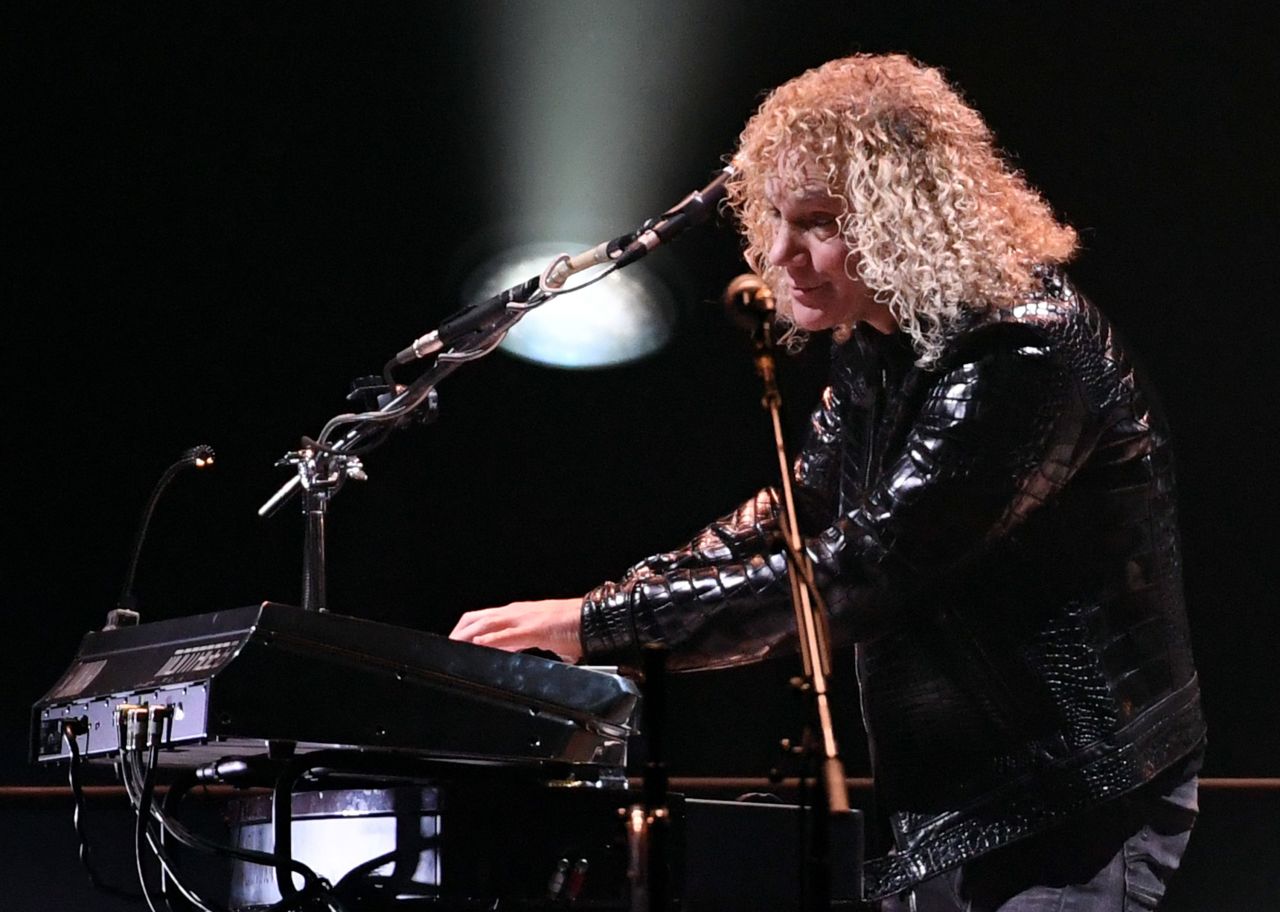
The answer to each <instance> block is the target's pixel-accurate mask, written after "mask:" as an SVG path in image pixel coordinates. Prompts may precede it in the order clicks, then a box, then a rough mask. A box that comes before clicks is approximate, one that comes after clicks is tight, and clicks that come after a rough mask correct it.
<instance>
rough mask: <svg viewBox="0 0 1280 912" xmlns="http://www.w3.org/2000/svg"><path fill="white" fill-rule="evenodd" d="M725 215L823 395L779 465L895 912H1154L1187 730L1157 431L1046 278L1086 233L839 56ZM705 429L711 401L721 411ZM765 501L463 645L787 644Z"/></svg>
mask: <svg viewBox="0 0 1280 912" xmlns="http://www.w3.org/2000/svg"><path fill="white" fill-rule="evenodd" d="M735 161H736V163H737V165H738V167H739V169H740V172H739V174H738V175H737V176H736V177H735V179H734V180H733V181H732V182H731V184H730V188H729V199H730V203H731V205H732V207H733V210H734V212H735V213H736V215H737V216H738V217H739V220H740V222H741V225H742V228H743V232H744V234H745V238H746V257H747V260H748V262H749V263H750V264H751V266H752V268H753V269H755V270H756V271H757V272H759V273H760V275H761V276H762V277H763V278H764V279H765V280H766V282H767V283H768V285H769V286H770V287H771V289H772V291H773V293H774V295H775V296H776V300H777V302H778V307H779V312H780V315H781V318H782V319H784V320H786V321H787V323H788V326H789V333H790V334H791V338H792V339H793V340H796V339H802V338H803V337H804V336H806V335H809V334H813V333H817V332H821V331H827V330H829V331H830V332H831V334H832V336H833V338H834V344H833V346H832V357H831V379H830V385H829V386H828V387H827V388H826V390H825V392H824V394H823V396H822V399H821V402H820V403H819V404H818V406H817V408H816V409H815V411H814V413H813V419H812V426H811V430H810V433H809V436H808V440H807V442H806V444H805V445H804V447H803V449H802V451H801V453H800V455H799V457H798V458H797V460H796V463H795V482H796V486H797V496H798V498H799V500H800V506H801V509H802V514H803V517H802V520H801V524H802V527H803V531H804V532H805V533H806V542H807V544H806V549H807V552H808V554H809V555H810V557H811V558H812V560H813V563H814V566H815V575H816V577H817V579H818V583H819V585H820V588H821V591H822V594H823V596H824V598H825V602H826V604H827V607H828V610H829V613H830V617H831V623H832V629H833V635H834V637H835V639H836V641H837V648H838V649H839V650H840V651H841V652H842V654H846V655H847V654H851V655H852V657H854V658H855V660H856V665H857V672H858V677H859V681H860V685H861V690H862V700H863V714H864V721H865V723H866V727H867V731H868V734H869V737H870V743H871V750H872V763H873V772H874V776H875V782H876V793H877V805H878V806H879V807H880V808H882V809H883V810H884V812H885V815H886V817H887V824H888V828H889V830H890V832H891V836H892V839H893V850H892V851H891V852H890V853H889V854H888V855H887V856H886V857H884V858H881V859H877V860H873V861H872V862H869V864H868V869H867V893H868V896H869V897H876V898H880V897H883V902H882V908H883V909H886V910H898V909H907V908H910V909H915V910H920V912H924V910H929V909H946V910H950V909H972V910H975V912H976V910H995V909H999V910H1002V912H1028V910H1040V909H1054V910H1057V909H1062V908H1070V909H1072V910H1076V912H1079V910H1104V909H1105V910H1117V912H1118V910H1121V909H1124V910H1130V909H1136V908H1154V907H1155V905H1156V904H1157V903H1158V901H1159V899H1160V897H1161V896H1162V894H1163V892H1164V885H1165V881H1166V879H1167V877H1168V876H1169V873H1170V872H1171V871H1172V870H1173V869H1175V868H1176V867H1177V866H1178V861H1179V858H1180V856H1181V854H1182V851H1183V849H1184V847H1185V845H1186V841H1187V838H1188V835H1189V832H1190V828H1191V824H1192V822H1193V820H1194V816H1195V811H1196V772H1197V771H1198V768H1199V760H1200V756H1201V753H1202V746H1203V742H1204V737H1205V727H1204V722H1203V720H1202V717H1201V714H1200V703H1199V693H1198V685H1197V679H1196V675H1195V670H1194V667H1193V665H1192V659H1191V651H1190V646H1189V640H1188V632H1187V623H1186V613H1185V608H1184V605H1183V594H1182V583H1181V576H1180V574H1181V564H1180V559H1179V550H1178V549H1179V542H1178V533H1177V528H1176V522H1175V506H1174V482H1173V474H1172V469H1171V464H1170V450H1169V441H1168V436H1167V433H1166V430H1165V425H1164V422H1163V420H1162V418H1161V416H1160V415H1159V413H1158V412H1157V410H1156V409H1155V405H1154V402H1153V400H1152V398H1151V392H1150V389H1149V387H1148V386H1147V383H1146V381H1145V380H1144V379H1143V377H1142V376H1141V375H1139V374H1138V373H1137V372H1136V371H1135V369H1134V366H1133V364H1132V362H1131V360H1130V357H1129V355H1128V354H1127V353H1126V350H1125V348H1124V346H1123V344H1122V343H1121V341H1120V340H1119V339H1118V338H1117V335H1116V333H1115V331H1114V330H1113V328H1112V326H1111V324H1110V323H1109V322H1108V321H1107V319H1106V318H1105V317H1104V316H1103V315H1102V314H1101V313H1100V312H1099V311H1098V310H1097V309H1095V307H1094V306H1093V305H1092V304H1091V303H1090V302H1089V301H1088V300H1087V299H1086V298H1085V297H1084V296H1083V295H1082V294H1081V293H1080V292H1079V291H1078V290H1077V289H1076V288H1075V287H1074V286H1073V285H1072V283H1071V281H1070V280H1069V279H1068V278H1067V276H1066V275H1065V273H1064V271H1063V268H1062V267H1063V264H1064V263H1066V262H1067V261H1069V260H1070V259H1071V257H1072V256H1073V254H1074V253H1075V251H1076V247H1077V240H1076V235H1075V232H1074V231H1073V230H1072V229H1071V228H1070V227H1068V226H1066V225H1064V224H1062V223H1061V222H1059V221H1058V220H1057V219H1056V218H1055V216H1054V215H1053V213H1052V212H1051V210H1050V208H1049V206H1048V205H1047V204H1046V203H1045V201H1044V200H1043V199H1042V198H1041V197H1040V196H1039V194H1038V193H1037V192H1036V191H1035V190H1034V189H1032V188H1031V187H1030V186H1029V185H1028V184H1027V182H1026V181H1025V180H1024V178H1023V177H1022V175H1020V174H1019V173H1017V172H1016V171H1015V170H1013V169H1012V168H1011V167H1010V166H1009V164H1008V162H1007V161H1005V160H1004V159H1003V158H1002V156H1001V155H1000V154H999V153H998V152H997V151H996V149H995V146H994V140H993V137H992V134H991V131H990V130H989V129H988V127H987V126H986V125H985V124H984V122H983V120H982V119H981V117H980V116H979V115H978V114H977V113H976V112H975V111H974V110H973V109H972V108H970V107H969V106H968V105H967V104H965V102H964V101H963V100H962V99H961V97H960V95H959V94H958V93H957V91H956V90H955V89H954V88H953V87H952V86H950V85H949V84H948V83H947V82H946V80H945V79H944V77H943V76H942V75H941V73H939V71H937V70H936V69H932V68H929V67H926V66H922V65H920V64H919V63H917V62H915V61H913V60H911V59H909V58H907V57H904V56H899V55H888V56H875V55H857V56H854V57H850V58H846V59H842V60H835V61H832V62H830V63H828V64H826V65H824V66H821V67H819V68H817V69H814V70H811V71H809V72H807V73H805V74H803V75H801V76H800V77H798V78H796V79H794V80H792V81H791V82H788V83H787V84H785V85H783V86H781V87H780V88H778V89H776V90H775V91H774V92H773V93H772V94H770V95H769V96H768V98H767V99H766V100H765V102H764V103H763V105H762V106H761V107H760V109H759V111H758V112H757V113H756V114H755V115H754V116H753V117H752V118H751V120H750V121H749V122H748V124H747V126H746V128H745V129H744V131H743V133H742V136H741V142H740V147H739V151H738V154H737V156H736V159H735ZM708 407H711V406H710V405H709V406H708ZM778 515H779V504H778V497H777V495H776V494H775V492H774V491H773V490H764V491H761V492H760V493H758V494H757V495H755V496H754V497H752V498H751V499H749V500H747V501H746V502H745V503H744V504H743V505H742V506H740V507H739V508H738V509H737V510H735V511H733V512H732V513H730V514H729V515H727V516H725V517H724V518H722V519H720V520H719V521H717V522H714V523H712V524H711V525H709V526H708V527H707V528H705V529H704V530H702V531H701V532H700V533H698V535H697V536H695V537H694V539H693V540H692V541H691V542H690V543H689V544H687V545H685V546H684V547H682V548H678V549H676V550H673V551H669V552H666V553H663V554H658V555H655V556H653V557H650V558H648V559H646V560H644V561H641V562H640V563H638V564H636V565H635V566H634V567H632V568H631V569H630V570H629V571H627V573H626V574H625V575H624V576H623V577H622V578H621V579H620V580H618V581H616V582H607V583H604V584H602V585H600V586H598V587H597V588H596V589H594V590H592V591H591V592H590V593H588V594H587V595H586V596H585V597H581V598H573V599H553V600H547V601H535V602H517V603H514V604H511V605H507V606H505V607H502V608H494V609H489V610H485V611H477V612H471V613H468V614H466V615H464V616H463V617H462V619H461V620H460V621H459V622H458V625H457V627H456V628H455V629H454V632H453V636H454V637H455V638H458V639H462V640H468V641H471V642H475V643H481V644H486V645H490V646H497V647H501V648H504V649H523V648H527V647H541V648H545V649H550V650H554V651H555V652H556V653H558V654H559V655H561V656H563V657H564V658H565V659H566V660H568V661H578V660H588V661H591V662H593V663H624V664H634V663H636V661H637V655H638V649H639V647H640V646H642V645H643V644H645V643H648V642H652V641H660V642H662V643H665V644H666V645H667V646H668V647H669V648H670V650H671V657H672V663H673V664H674V665H675V666H676V667H680V668H706V667H717V666H725V665H732V664H737V663H743V662H751V661H755V660H758V659H762V658H764V657H766V656H770V655H774V654H776V653H778V652H779V651H780V650H783V649H791V648H793V647H794V643H793V640H794V619H793V614H792V611H791V609H790V607H789V589H788V583H787V580H786V573H787V570H786V562H785V560H784V556H783V546H782V536H781V534H780V532H779V521H778Z"/></svg>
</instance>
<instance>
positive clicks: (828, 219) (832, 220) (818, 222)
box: [806, 215, 840, 237]
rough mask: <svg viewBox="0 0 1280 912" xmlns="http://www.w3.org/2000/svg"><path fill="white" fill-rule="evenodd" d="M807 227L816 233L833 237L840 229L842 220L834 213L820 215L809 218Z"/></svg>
mask: <svg viewBox="0 0 1280 912" xmlns="http://www.w3.org/2000/svg"><path fill="white" fill-rule="evenodd" d="M806 227H808V229H809V230H810V231H812V232H813V233H814V234H816V235H819V236H821V237H831V236H832V235H834V234H835V233H836V232H837V231H838V230H839V229H840V222H839V220H838V219H837V218H836V217H835V216H834V215H819V216H815V217H813V218H811V219H809V224H808V225H807V226H806Z"/></svg>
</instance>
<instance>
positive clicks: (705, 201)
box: [614, 164, 738, 269]
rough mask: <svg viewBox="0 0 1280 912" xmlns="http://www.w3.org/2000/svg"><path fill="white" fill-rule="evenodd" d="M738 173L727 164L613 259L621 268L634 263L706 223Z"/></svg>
mask: <svg viewBox="0 0 1280 912" xmlns="http://www.w3.org/2000/svg"><path fill="white" fill-rule="evenodd" d="M737 173H738V169H737V168H736V167H734V166H733V165H732V164H728V165H725V166H724V168H722V169H721V170H720V172H719V173H718V174H717V175H716V176H715V177H714V178H712V180H711V182H710V183H709V184H707V185H706V186H705V187H703V188H702V189H701V190H695V191H693V192H692V193H690V194H689V195H688V196H686V197H685V198H684V199H682V200H681V201H680V202H678V203H676V205H675V206H674V207H673V208H671V209H668V210H667V211H666V212H664V213H662V215H660V216H658V217H657V218H656V219H652V220H651V221H650V223H648V224H646V225H645V227H643V228H642V229H641V230H640V233H639V234H637V235H636V239H635V240H634V241H631V242H630V243H628V244H627V246H626V247H625V248H623V250H622V253H621V254H620V255H618V256H617V257H616V258H615V259H614V262H615V263H617V265H618V268H619V269H621V268H622V267H623V266H626V265H627V264H629V263H634V262H635V261H636V260H638V259H640V258H641V257H642V256H645V255H646V254H648V253H649V252H651V251H652V250H654V249H655V248H657V247H659V246H660V245H662V244H665V243H666V242H667V241H669V240H671V239H672V238H673V237H675V236H676V235H678V234H680V233H681V232H683V231H684V230H685V229H687V228H692V227H693V226H694V225H701V224H702V223H703V222H705V221H706V220H707V219H708V218H709V217H710V215H711V213H712V212H714V211H715V208H716V206H718V205H720V201H721V200H723V199H724V197H725V193H726V192H727V187H726V184H728V183H729V178H731V177H733V176H734V175H735V174H737Z"/></svg>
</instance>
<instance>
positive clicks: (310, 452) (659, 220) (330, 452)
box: [258, 165, 737, 611]
mask: <svg viewBox="0 0 1280 912" xmlns="http://www.w3.org/2000/svg"><path fill="white" fill-rule="evenodd" d="M736 173H737V171H736V169H735V167H734V166H733V165H727V166H725V167H724V168H722V169H721V170H720V171H719V172H718V173H717V174H716V176H715V177H714V178H713V179H712V180H711V181H710V183H708V184H707V185H706V186H705V187H703V188H701V189H700V190H695V191H694V192H692V193H690V194H689V195H688V196H686V197H685V198H684V199H683V200H681V201H680V202H679V203H677V204H676V206H674V207H673V208H671V209H669V210H667V211H666V212H664V213H663V214H662V215H660V216H657V217H656V218H652V219H649V220H648V221H646V222H645V223H644V225H642V226H641V227H640V229H639V230H638V231H635V232H631V233H629V234H624V235H621V236H619V237H616V238H613V239H612V240H610V241H605V242H603V243H601V244H598V245H596V246H595V247H593V248H591V250H589V251H586V252H585V253H584V254H579V255H577V256H573V257H571V256H569V255H568V254H561V255H560V256H558V257H556V259H554V260H553V261H552V262H551V263H550V264H549V265H548V266H547V268H546V269H545V270H544V271H543V272H542V274H541V275H537V276H533V277H532V278H530V279H527V280H525V281H524V282H520V283H519V284H516V285H513V286H511V287H510V288H508V289H506V290H505V291H502V292H499V293H498V294H496V295H493V296H492V297H489V298H486V299H485V300H483V301H480V302H478V303H475V304H468V305H466V306H465V307H463V308H462V309H460V310H459V311H457V312H456V313H454V314H453V315H452V316H450V317H449V318H447V319H446V320H445V321H444V322H443V323H441V324H440V326H439V328H437V329H435V330H433V331H431V332H429V333H427V334H426V335H424V336H420V337H419V338H417V339H415V340H414V341H413V343H412V344H411V345H409V346H408V347H407V348H405V349H403V350H401V351H400V352H398V353H397V354H396V355H395V356H393V357H392V358H391V360H390V361H388V362H387V365H386V366H385V367H384V368H383V377H384V379H385V380H386V381H387V390H388V392H386V393H384V394H383V395H382V396H379V397H378V401H379V404H380V408H378V409H376V410H372V411H367V412H362V413H359V414H347V415H339V416H336V417H334V418H331V419H330V420H329V423H328V424H327V425H325V429H324V430H323V431H321V433H320V436H319V438H318V439H317V440H314V441H313V440H308V439H307V438H305V437H304V438H303V441H302V444H303V445H302V447H301V448H300V449H298V450H294V451H292V452H290V453H286V454H285V456H284V457H283V458H282V459H281V460H279V461H278V462H277V463H276V465H291V466H294V467H295V469H296V470H297V474H296V475H295V476H294V477H293V478H291V479H289V481H287V482H286V483H285V484H284V485H282V486H281V487H280V489H279V490H278V491H276V493H275V494H273V495H272V496H271V497H270V499H268V500H267V502H266V503H264V504H263V505H262V506H261V507H259V508H258V515H259V516H263V517H265V516H270V515H272V514H273V513H275V512H276V510H278V509H279V508H280V507H281V506H282V505H283V504H284V503H285V501H287V500H289V499H290V498H291V497H292V496H293V495H294V494H295V493H297V491H298V490H299V489H300V488H301V489H302V492H303V497H302V510H303V513H304V515H305V516H306V534H305V541H304V544H303V559H302V563H303V570H302V607H303V609H305V610H310V611H327V610H328V605H327V596H326V586H325V537H326V529H325V524H326V518H327V516H328V510H329V503H330V501H332V499H333V497H334V495H336V494H337V492H338V491H339V490H340V489H341V487H342V485H343V484H344V483H345V482H346V481H347V479H349V478H354V479H357V480H359V481H364V480H365V479H366V477H367V476H366V475H365V473H364V466H363V465H362V464H361V462H360V458H359V453H360V452H363V450H361V449H360V448H361V447H363V448H364V450H369V449H373V448H374V447H375V446H376V445H377V444H379V443H381V442H382V441H381V439H380V438H381V437H382V436H383V435H384V433H385V431H386V430H388V429H392V428H397V427H402V426H404V424H405V423H407V422H408V421H409V420H411V419H412V417H413V416H414V414H415V413H416V412H417V410H418V409H419V408H420V407H421V406H422V405H423V404H424V403H426V404H427V406H428V409H429V411H430V413H431V414H434V411H435V408H436V400H435V388H436V386H437V384H439V382H440V381H441V380H443V379H444V378H445V377H447V376H448V375H449V374H451V373H453V372H454V371H455V370H457V369H458V367H459V366H461V365H462V364H464V363H466V362H468V361H475V360H477V359H479V358H482V357H484V356H485V355H487V354H489V353H490V352H491V351H493V350H494V349H495V348H497V347H498V344H499V343H500V342H501V341H502V339H503V337H504V336H506V334H507V331H508V330H510V329H511V327H512V326H514V325H515V324H516V322H517V321H519V319H520V318H521V317H523V316H524V314H525V312H526V311H528V310H532V309H533V308H534V307H537V306H539V305H541V304H545V303H546V302H547V301H549V300H551V299H552V298H554V297H556V296H557V295H559V294H564V293H567V292H570V291H575V290H576V289H575V288H564V287H563V285H564V281H565V279H567V278H568V277H569V276H570V275H572V274H574V273H577V272H580V271H582V270H584V269H587V268H589V267H591V266H593V265H600V264H605V263H608V264H609V268H608V270H606V272H605V273H602V274H601V275H600V276H598V277H597V278H596V279H593V280H592V281H597V280H598V279H600V278H603V277H604V275H606V274H608V272H612V271H614V270H617V269H621V268H622V267H624V266H628V265H630V264H631V263H634V262H635V261H636V260H638V259H641V258H642V257H644V256H646V255H648V254H649V252H650V251H652V250H654V249H655V248H657V247H659V246H661V245H662V244H665V243H667V242H668V241H670V240H672V239H673V238H675V237H676V236H678V235H680V234H682V233H683V232H684V231H686V230H687V229H689V228H691V227H693V226H694V225H698V224H701V223H702V222H704V221H706V220H707V219H708V218H709V217H710V216H711V214H712V213H713V212H714V211H715V209H716V206H718V205H719V204H720V201H721V200H723V199H724V197H725V193H726V185H727V183H728V181H729V179H730V178H731V177H732V176H733V175H734V174H736ZM587 284H590V282H587V283H584V284H583V285H582V286H578V287H585V285H587ZM432 355H434V356H435V360H434V362H433V363H432V364H431V366H430V367H428V368H427V370H426V371H424V372H423V373H422V374H421V375H419V376H418V377H417V379H415V380H414V381H413V382H412V383H410V384H409V385H408V386H405V387H403V388H400V387H395V386H394V385H393V384H392V381H391V371H392V370H393V369H394V368H395V367H396V366H398V365H403V364H408V363H409V362H410V361H415V360H418V359H420V358H425V357H429V356H432ZM393 388H394V389H395V390H396V392H395V393H394V395H393V394H392V393H391V392H390V391H391V390H392V389H393ZM383 400H385V401H383ZM346 424H350V425H353V426H352V428H351V429H350V430H349V431H348V432H347V433H346V434H345V435H344V436H343V437H342V438H340V439H339V440H337V441H334V442H333V443H329V442H328V435H329V432H330V431H331V430H335V429H336V428H338V427H341V426H343V425H346Z"/></svg>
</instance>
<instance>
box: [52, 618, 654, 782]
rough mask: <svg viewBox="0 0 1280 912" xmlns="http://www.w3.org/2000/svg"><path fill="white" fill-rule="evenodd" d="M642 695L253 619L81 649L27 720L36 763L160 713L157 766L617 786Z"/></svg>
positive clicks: (423, 636) (130, 630) (360, 630)
mask: <svg viewBox="0 0 1280 912" xmlns="http://www.w3.org/2000/svg"><path fill="white" fill-rule="evenodd" d="M637 702H638V692H637V690H636V687H635V685H634V684H633V683H632V682H631V681H629V680H627V679H625V678H622V677H620V676H618V675H616V674H612V673H609V672H606V671H602V670H595V669H589V668H580V667H575V666H572V665H565V664H563V663H561V662H556V661H553V660H550V659H546V658H542V657H540V656H536V655H529V654H523V653H508V652H503V651H500V650H496V649H490V648H487V647H483V646H476V645H473V644H469V643H460V642H455V641H452V640H449V639H447V638H445V637H442V636H437V635H434V634H430V633H424V632H422V631H417V630H411V629H406V628H402V627H397V626H393V625H389V624H382V623H377V622H373V621H368V620H362V619H359V618H354V617H347V616H343V615H338V614H332V613H328V612H315V611H303V610H301V609H299V608H295V607H292V606H288V605H281V604H275V603H272V602H265V603H263V604H261V605H256V606H249V607H244V608H237V609H233V610H230V611H219V612H213V613H210V614H202V615H197V616H193V617H185V618H177V619H172V620H163V621H153V622H150V623H146V624H140V625H138V626H136V627H125V628H118V629H113V630H102V631H94V632H90V633H88V634H86V635H85V637H84V638H83V640H82V641H81V643H80V648H79V651H78V653H77V654H76V657H75V659H74V660H73V661H72V663H71V665H70V667H69V668H68V669H67V670H66V671H65V672H64V673H63V675H62V676H61V677H60V678H59V679H58V681H57V683H55V684H54V685H53V687H52V688H51V689H50V690H49V692H48V693H46V694H45V695H44V696H43V697H42V698H41V699H40V700H39V701H38V702H37V703H36V704H35V706H34V708H33V726H32V744H31V756H32V759H33V760H34V761H36V762H52V761H58V760H63V759H67V758H68V757H69V756H70V750H69V747H68V744H67V742H66V735H65V729H66V726H67V723H69V722H70V723H72V728H73V729H74V730H75V731H77V732H78V734H77V735H76V742H77V747H78V749H79V753H80V755H81V756H82V757H85V758H87V759H109V758H112V757H113V756H115V755H116V754H117V753H118V751H119V748H120V735H119V734H118V731H119V726H118V724H117V719H118V713H117V710H118V708H119V707H120V706H122V705H142V704H145V705H149V706H151V707H168V710H167V713H168V714H169V715H171V718H170V719H169V721H168V722H167V723H166V731H165V732H164V734H163V748H164V749H163V750H162V751H161V754H160V762H161V763H162V764H163V765H166V766H176V767H196V766H201V765H204V764H207V763H210V762H213V761H217V760H218V759H220V758H223V757H226V756H228V755H235V754H253V753H263V752H268V751H278V750H281V749H283V750H284V752H286V753H288V754H294V753H302V752H305V751H312V750H318V749H322V748H368V749H376V750H378V751H390V752H398V751H403V752H412V753H413V754H416V755H423V756H431V757H437V758H450V759H456V760H458V761H462V762H471V763H525V764H567V765H568V766H569V767H570V768H571V769H572V768H576V767H578V766H579V765H581V766H582V767H583V769H584V770H586V769H588V768H590V769H593V770H598V771H599V772H600V774H601V775H602V776H604V777H605V778H608V777H611V776H612V777H616V778H621V777H622V776H623V773H624V767H625V764H626V745H627V737H628V735H629V734H630V732H631V731H632V728H633V725H632V720H633V716H634V714H635V712H636V709H637Z"/></svg>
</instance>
